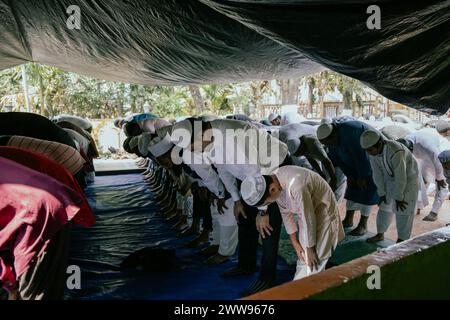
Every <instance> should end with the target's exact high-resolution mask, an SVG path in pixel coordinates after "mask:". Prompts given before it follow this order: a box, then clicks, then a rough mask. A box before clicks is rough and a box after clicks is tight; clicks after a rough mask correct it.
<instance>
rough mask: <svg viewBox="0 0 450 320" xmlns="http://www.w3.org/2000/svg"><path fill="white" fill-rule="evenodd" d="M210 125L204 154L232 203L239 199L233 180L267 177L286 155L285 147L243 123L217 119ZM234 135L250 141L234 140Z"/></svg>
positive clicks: (235, 182) (261, 131) (236, 186)
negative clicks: (214, 169)
mask: <svg viewBox="0 0 450 320" xmlns="http://www.w3.org/2000/svg"><path fill="white" fill-rule="evenodd" d="M210 123H211V127H212V129H213V136H214V142H213V143H212V144H211V145H210V146H211V147H210V148H209V149H208V150H207V151H205V155H206V157H207V158H208V159H209V161H211V163H212V164H214V166H215V167H216V168H217V171H218V173H219V177H220V179H221V180H222V182H223V184H224V186H225V188H226V189H227V190H228V192H229V193H230V194H231V196H232V198H233V200H234V201H238V200H239V199H240V198H241V197H240V194H239V188H238V185H237V181H236V179H239V180H241V181H242V180H244V179H245V178H246V177H248V176H255V175H260V174H262V175H268V174H271V173H272V172H273V171H274V170H275V169H277V168H278V167H279V166H280V165H281V164H282V163H283V161H284V160H285V159H286V156H287V155H288V149H287V146H286V144H284V143H283V142H281V141H279V140H278V139H277V138H275V137H272V136H271V135H270V134H269V133H267V132H266V131H265V130H260V129H258V128H256V127H254V126H252V125H251V124H249V123H247V122H243V121H237V120H228V119H226V120H225V119H218V120H213V121H211V122H210ZM227 133H228V134H227ZM236 133H238V135H239V134H240V135H241V137H242V136H247V137H251V138H250V139H249V140H247V139H239V138H238V139H235V138H236V136H235V134H236Z"/></svg>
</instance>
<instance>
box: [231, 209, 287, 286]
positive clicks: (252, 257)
mask: <svg viewBox="0 0 450 320" xmlns="http://www.w3.org/2000/svg"><path fill="white" fill-rule="evenodd" d="M244 208H245V212H246V214H247V219H245V218H243V217H240V221H239V252H238V265H239V267H241V268H244V269H247V270H251V269H255V268H256V253H257V249H258V239H259V233H258V230H257V229H256V216H257V214H258V209H257V208H255V207H250V206H248V205H247V204H246V203H245V202H244ZM267 214H268V215H269V220H270V225H271V226H272V228H273V231H272V232H271V235H270V236H268V237H266V238H265V239H263V243H262V250H263V252H262V259H261V270H260V273H259V279H260V280H263V281H273V280H274V279H275V277H276V271H277V259H278V242H279V240H280V232H281V222H282V219H281V214H280V209H279V208H278V205H277V204H276V203H275V202H274V203H272V204H270V205H269V207H268V208H267Z"/></svg>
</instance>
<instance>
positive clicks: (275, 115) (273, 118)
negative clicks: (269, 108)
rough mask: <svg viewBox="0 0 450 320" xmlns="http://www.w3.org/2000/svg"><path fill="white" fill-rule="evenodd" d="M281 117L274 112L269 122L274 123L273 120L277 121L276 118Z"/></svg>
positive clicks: (270, 115)
mask: <svg viewBox="0 0 450 320" xmlns="http://www.w3.org/2000/svg"><path fill="white" fill-rule="evenodd" d="M279 116H280V115H279V114H278V113H275V112H272V113H271V114H269V118H268V119H269V121H270V122H272V121H273V120H275V119H276V118H278V117H279Z"/></svg>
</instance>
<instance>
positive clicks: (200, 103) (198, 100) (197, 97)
mask: <svg viewBox="0 0 450 320" xmlns="http://www.w3.org/2000/svg"><path fill="white" fill-rule="evenodd" d="M189 92H190V93H191V96H192V100H194V105H195V108H196V109H197V114H199V115H201V114H203V112H204V110H205V101H204V100H203V97H202V93H201V92H200V87H199V86H196V85H190V86H189Z"/></svg>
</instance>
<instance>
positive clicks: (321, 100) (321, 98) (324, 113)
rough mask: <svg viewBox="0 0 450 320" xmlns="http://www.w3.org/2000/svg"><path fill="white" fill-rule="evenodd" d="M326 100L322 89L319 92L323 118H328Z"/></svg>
mask: <svg viewBox="0 0 450 320" xmlns="http://www.w3.org/2000/svg"><path fill="white" fill-rule="evenodd" d="M324 98H325V92H324V91H323V90H321V89H320V90H319V108H320V113H321V118H325V117H326V110H325V104H324Z"/></svg>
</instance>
